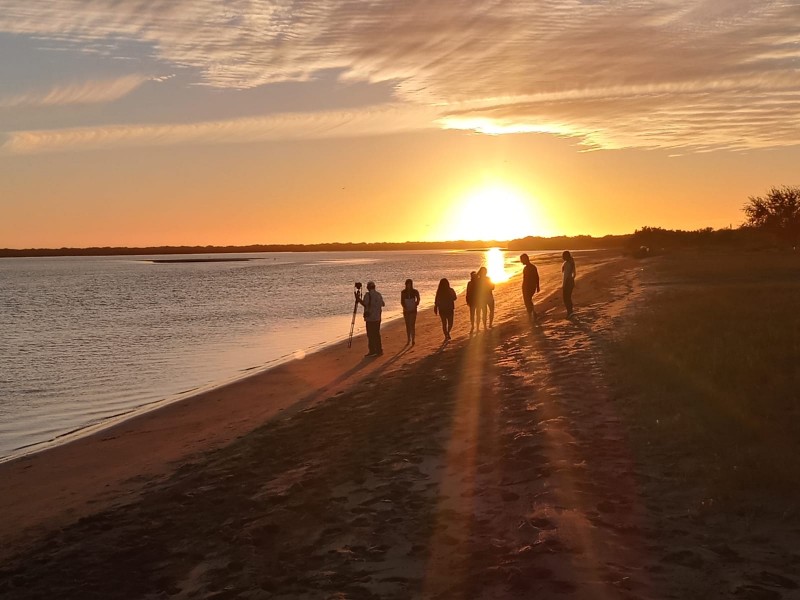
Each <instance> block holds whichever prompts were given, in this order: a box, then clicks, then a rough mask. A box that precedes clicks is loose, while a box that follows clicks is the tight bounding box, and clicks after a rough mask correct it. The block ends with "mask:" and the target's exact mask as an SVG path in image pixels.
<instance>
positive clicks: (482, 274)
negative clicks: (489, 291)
mask: <svg viewBox="0 0 800 600" xmlns="http://www.w3.org/2000/svg"><path fill="white" fill-rule="evenodd" d="M486 273H488V271H487V270H486V267H481V268H480V269H478V277H486Z"/></svg>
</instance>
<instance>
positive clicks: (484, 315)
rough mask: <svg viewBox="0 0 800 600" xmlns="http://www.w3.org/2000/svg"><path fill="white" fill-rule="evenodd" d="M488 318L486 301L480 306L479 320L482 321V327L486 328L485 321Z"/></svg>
mask: <svg viewBox="0 0 800 600" xmlns="http://www.w3.org/2000/svg"><path fill="white" fill-rule="evenodd" d="M488 318H489V303H488V302H487V303H486V304H484V305H483V306H481V320H482V321H483V329H484V331H485V330H486V323H487V321H488Z"/></svg>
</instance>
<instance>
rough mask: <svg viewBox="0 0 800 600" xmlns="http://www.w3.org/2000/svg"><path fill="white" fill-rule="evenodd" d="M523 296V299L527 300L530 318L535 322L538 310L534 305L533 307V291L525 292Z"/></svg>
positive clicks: (526, 306)
mask: <svg viewBox="0 0 800 600" xmlns="http://www.w3.org/2000/svg"><path fill="white" fill-rule="evenodd" d="M522 298H523V300H525V310H527V311H528V319H529V320H531V321H533V322H534V323H535V322H536V311H535V310H534V307H533V294H532V293H530V294H529V293H528V292H524V293H523V296H522Z"/></svg>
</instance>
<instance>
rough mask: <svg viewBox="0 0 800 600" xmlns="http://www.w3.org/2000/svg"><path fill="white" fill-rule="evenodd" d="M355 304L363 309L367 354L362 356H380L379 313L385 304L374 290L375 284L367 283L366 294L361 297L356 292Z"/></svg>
mask: <svg viewBox="0 0 800 600" xmlns="http://www.w3.org/2000/svg"><path fill="white" fill-rule="evenodd" d="M355 294H356V302H358V303H359V304H361V305H362V306H363V307H364V321H365V323H366V325H367V342H368V345H369V352H367V354H365V355H364V356H381V355H382V354H383V345H382V344H381V312H382V309H383V307H384V306H386V303H385V302H384V301H383V296H381V294H380V292H379V291H378V290H376V289H375V282H374V281H368V282H367V293H366V294H364V297H363V298H362V297H361V292H360V290H358V289H357V290H356V292H355Z"/></svg>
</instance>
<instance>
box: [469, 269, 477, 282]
mask: <svg viewBox="0 0 800 600" xmlns="http://www.w3.org/2000/svg"><path fill="white" fill-rule="evenodd" d="M477 278H478V274H477V273H476V272H475V271H470V272H469V280H470V281H475V280H476V279H477Z"/></svg>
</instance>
